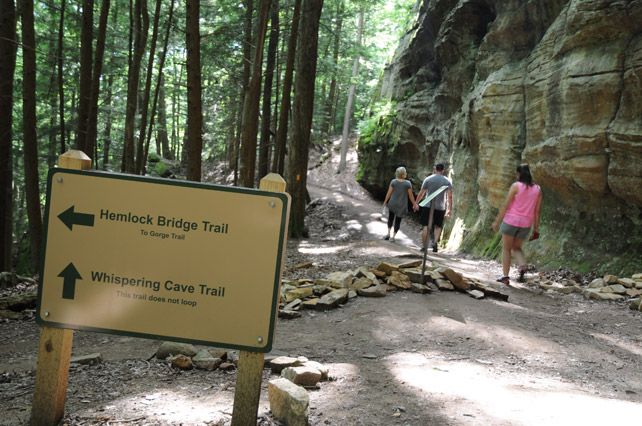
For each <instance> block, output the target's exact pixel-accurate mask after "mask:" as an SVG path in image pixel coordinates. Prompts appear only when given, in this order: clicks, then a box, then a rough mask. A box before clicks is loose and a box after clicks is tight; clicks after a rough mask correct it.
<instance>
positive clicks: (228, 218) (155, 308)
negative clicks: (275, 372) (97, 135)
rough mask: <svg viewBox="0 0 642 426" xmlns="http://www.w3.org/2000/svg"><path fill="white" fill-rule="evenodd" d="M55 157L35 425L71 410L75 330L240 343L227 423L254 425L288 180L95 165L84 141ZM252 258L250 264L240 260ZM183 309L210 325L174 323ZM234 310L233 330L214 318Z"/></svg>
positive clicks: (47, 424) (273, 309) (276, 289)
mask: <svg viewBox="0 0 642 426" xmlns="http://www.w3.org/2000/svg"><path fill="white" fill-rule="evenodd" d="M58 165H59V168H57V169H51V170H50V171H49V174H48V184H47V187H48V190H47V204H46V209H45V218H46V219H45V223H46V227H45V233H44V236H45V238H44V241H45V244H44V245H43V255H42V259H43V260H42V265H41V274H40V286H39V288H38V308H37V312H36V321H37V322H38V324H39V325H40V326H41V336H40V348H39V354H38V365H37V370H36V383H35V388H34V398H33V404H32V410H31V424H32V425H36V426H39V425H43V426H54V425H56V424H58V423H59V422H60V420H61V419H62V416H63V415H64V410H65V399H66V392H67V383H68V379H69V363H70V358H71V347H72V340H73V330H74V329H77V330H88V331H96V332H107V333H114V334H123V335H129V336H137V337H147V338H159V339H167V340H174V341H179V342H189V343H193V344H205V345H212V346H216V347H227V348H236V349H238V350H239V351H240V357H239V368H238V376H237V386H236V390H237V392H236V394H235V399H234V413H233V420H232V422H233V424H234V425H248V426H249V425H254V424H256V418H257V413H258V404H259V397H260V392H261V380H262V372H263V362H264V353H265V352H269V351H270V350H271V348H272V340H273V336H274V333H275V330H276V318H277V314H278V308H279V299H280V286H281V274H282V270H283V259H284V255H283V252H284V250H285V246H286V241H287V225H288V216H289V210H290V196H289V195H288V194H286V193H285V181H284V180H283V179H282V178H281V177H280V176H279V175H277V174H270V175H268V176H266V177H265V178H264V179H262V180H261V185H260V188H259V190H256V189H252V188H238V187H225V186H219V185H212V184H207V183H200V182H177V181H170V180H166V179H158V178H153V177H143V176H133V175H123V174H118V173H105V172H99V171H91V172H89V171H86V170H88V169H90V168H91V160H90V159H89V158H88V157H87V156H85V155H84V154H83V153H82V152H80V151H69V152H68V153H65V154H63V155H62V156H61V157H60V158H59V161H58ZM170 200H171V201H174V202H169V201H170ZM89 236H91V238H90V237H89ZM94 240H99V241H101V244H100V246H97V245H96V244H93V242H92V241H94ZM250 241H254V243H253V244H251V245H248V242H250ZM133 253H135V254H136V255H135V256H134V255H133ZM168 253H169V254H168ZM177 253H178V254H177ZM163 256H165V257H163ZM167 256H172V258H171V260H174V262H170V261H169V260H170V259H168V258H167ZM177 256H178V258H179V259H178V260H177V259H176V257H177ZM245 256H247V257H250V258H252V259H253V262H254V263H253V268H245V269H243V268H241V267H239V265H237V264H236V263H234V262H236V261H238V260H239V259H243V258H244V257H245ZM159 259H161V260H159ZM162 259H165V261H163V260H162ZM175 265H181V267H176V266H175ZM186 265H193V266H194V267H190V266H186ZM203 265H206V266H203ZM217 265H218V266H219V268H217V267H216V266H217ZM213 271H215V272H216V273H215V274H213V273H212V272H213ZM131 277H135V278H131ZM248 295H251V296H248ZM177 315H181V316H184V317H186V318H189V319H190V322H191V323H194V324H203V326H202V327H191V328H189V329H188V330H186V329H184V328H182V327H177V326H176V324H175V322H174V321H171V318H173V317H175V316H177ZM229 320H232V321H234V322H235V323H236V324H237V325H238V330H234V331H230V330H228V328H226V327H219V326H216V325H217V324H220V323H222V322H224V321H229Z"/></svg>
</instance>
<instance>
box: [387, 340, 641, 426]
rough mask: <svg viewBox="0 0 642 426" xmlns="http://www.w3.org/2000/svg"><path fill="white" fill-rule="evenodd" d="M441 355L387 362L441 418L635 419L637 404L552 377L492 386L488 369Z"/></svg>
mask: <svg viewBox="0 0 642 426" xmlns="http://www.w3.org/2000/svg"><path fill="white" fill-rule="evenodd" d="M442 356H443V355H442V354H440V353H433V354H425V355H422V354H416V353H398V354H395V355H392V356H390V357H388V358H387V360H386V361H387V363H388V365H389V366H390V370H391V373H392V374H393V376H394V377H395V378H396V380H397V381H398V382H400V384H402V385H405V386H408V387H410V388H412V389H414V390H415V392H417V393H418V396H420V397H423V398H427V399H429V400H431V401H432V402H437V403H439V405H440V406H441V407H443V414H445V415H449V416H453V417H454V416H460V415H462V413H467V415H470V416H473V417H476V416H479V417H481V418H484V419H493V423H494V424H511V425H543V424H555V425H563V424H586V425H588V424H591V425H594V424H617V423H619V422H623V423H622V424H626V423H629V422H630V421H631V419H634V418H637V417H639V414H640V413H641V412H642V404H635V403H632V402H627V401H620V400H617V399H611V398H605V397H600V396H597V395H588V394H586V393H585V392H584V391H583V390H582V389H579V388H577V387H576V386H575V385H573V384H572V383H563V382H561V381H560V380H559V379H558V378H557V377H548V376H545V375H543V374H541V375H539V376H533V375H519V374H512V375H511V377H510V378H506V377H504V380H502V381H498V380H497V378H496V375H497V372H496V371H495V370H494V368H493V367H492V365H488V364H485V363H482V362H481V361H476V360H470V361H467V362H458V361H457V362H447V361H443V360H440V359H439V358H442Z"/></svg>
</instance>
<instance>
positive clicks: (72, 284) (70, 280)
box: [58, 263, 82, 300]
mask: <svg viewBox="0 0 642 426" xmlns="http://www.w3.org/2000/svg"><path fill="white" fill-rule="evenodd" d="M58 276H59V277H62V278H64V281H63V285H62V298H63V299H71V300H74V297H75V295H76V280H82V277H81V276H80V273H79V272H78V270H77V269H76V267H75V266H74V264H73V263H70V264H69V265H67V267H66V268H65V269H63V270H62V272H61V273H59V274H58Z"/></svg>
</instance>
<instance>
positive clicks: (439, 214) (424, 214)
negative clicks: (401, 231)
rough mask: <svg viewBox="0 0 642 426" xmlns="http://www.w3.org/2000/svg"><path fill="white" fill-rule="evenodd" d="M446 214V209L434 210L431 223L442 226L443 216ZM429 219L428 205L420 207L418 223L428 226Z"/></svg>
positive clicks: (438, 226)
mask: <svg viewBox="0 0 642 426" xmlns="http://www.w3.org/2000/svg"><path fill="white" fill-rule="evenodd" d="M445 216H446V210H436V209H435V211H434V213H433V214H432V224H433V226H436V227H437V228H443V227H444V217H445ZM429 219H430V207H422V208H421V217H420V218H419V223H420V224H421V225H423V226H428V220H429Z"/></svg>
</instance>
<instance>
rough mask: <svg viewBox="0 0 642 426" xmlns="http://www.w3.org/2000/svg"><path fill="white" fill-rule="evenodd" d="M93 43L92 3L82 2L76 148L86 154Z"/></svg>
mask: <svg viewBox="0 0 642 426" xmlns="http://www.w3.org/2000/svg"><path fill="white" fill-rule="evenodd" d="M93 41H94V1H93V0H82V26H81V30H80V85H79V86H78V88H79V91H78V132H77V133H76V148H77V149H79V150H81V151H83V152H84V153H85V154H87V155H88V156H90V157H91V155H92V153H91V152H87V148H86V143H87V123H88V120H89V108H90V107H89V105H90V102H91V67H92V64H91V62H92V56H93V55H92V52H93Z"/></svg>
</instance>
